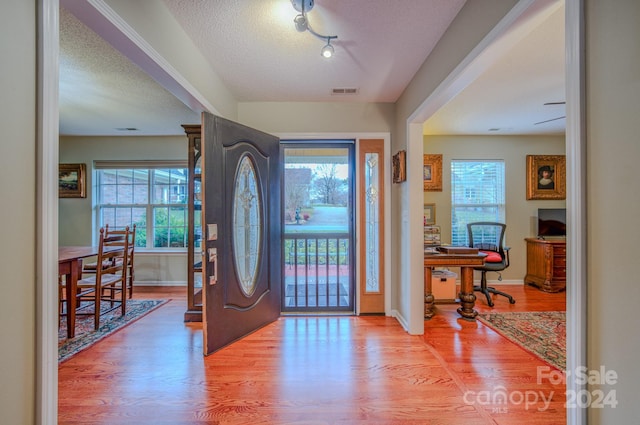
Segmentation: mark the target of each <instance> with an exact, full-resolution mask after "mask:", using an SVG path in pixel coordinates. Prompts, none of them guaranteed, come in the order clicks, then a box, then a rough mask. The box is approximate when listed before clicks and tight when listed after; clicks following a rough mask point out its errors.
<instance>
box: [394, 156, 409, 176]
mask: <svg viewBox="0 0 640 425" xmlns="http://www.w3.org/2000/svg"><path fill="white" fill-rule="evenodd" d="M406 155H407V152H406V151H399V152H398V153H397V154H395V155H393V182H394V183H402V182H403V181H406V180H407V172H406V162H407V159H406Z"/></svg>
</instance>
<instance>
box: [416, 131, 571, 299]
mask: <svg viewBox="0 0 640 425" xmlns="http://www.w3.org/2000/svg"><path fill="white" fill-rule="evenodd" d="M424 152H425V154H442V192H424V203H435V204H436V220H437V222H436V224H437V225H439V226H440V227H441V232H442V238H443V239H442V240H443V242H445V243H446V242H450V241H451V160H454V159H502V160H504V162H505V174H506V175H505V183H506V203H507V205H506V218H507V221H506V224H507V233H506V243H507V245H508V246H509V247H511V250H510V252H509V259H510V260H511V264H510V266H509V268H507V269H506V270H505V271H504V272H502V277H503V282H504V283H514V281H515V282H518V283H522V280H523V278H524V275H525V274H526V270H527V252H526V244H525V241H524V238H530V237H535V236H536V229H537V212H538V208H564V206H565V201H564V200H527V196H526V194H527V192H526V178H527V173H526V170H527V163H526V158H527V155H564V154H565V141H564V137H563V136H556V137H553V136H425V138H424ZM479 278H480V272H476V279H479ZM487 278H488V279H489V280H490V281H494V282H495V281H497V274H496V273H489V274H488V275H487ZM507 292H508V291H507Z"/></svg>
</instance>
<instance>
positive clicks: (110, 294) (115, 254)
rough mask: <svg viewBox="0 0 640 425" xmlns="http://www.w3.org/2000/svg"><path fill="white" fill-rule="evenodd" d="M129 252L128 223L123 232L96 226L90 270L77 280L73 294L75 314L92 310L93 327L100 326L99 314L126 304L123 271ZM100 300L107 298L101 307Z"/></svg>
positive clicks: (124, 270)
mask: <svg viewBox="0 0 640 425" xmlns="http://www.w3.org/2000/svg"><path fill="white" fill-rule="evenodd" d="M128 256H129V227H128V226H127V227H126V228H125V231H124V233H123V234H118V235H111V236H106V235H105V229H104V228H101V229H100V242H99V245H98V256H97V261H96V264H102V267H96V271H95V273H94V274H91V275H89V276H87V277H84V278H82V279H80V280H78V293H77V294H76V297H77V303H76V305H77V306H78V309H77V310H76V315H82V314H93V316H94V328H95V330H98V329H99V328H100V316H101V315H103V314H106V313H108V312H110V311H113V310H115V309H117V308H120V309H121V313H122V315H124V314H125V313H126V308H127V271H128V267H127V264H128ZM103 302H107V303H108V305H106V307H105V308H102V304H103ZM91 305H93V307H94V308H93V312H91V313H83V312H82V310H84V309H87V308H88V307H90V306H91Z"/></svg>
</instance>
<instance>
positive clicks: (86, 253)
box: [58, 246, 114, 262]
mask: <svg viewBox="0 0 640 425" xmlns="http://www.w3.org/2000/svg"><path fill="white" fill-rule="evenodd" d="M98 249H99V248H98V246H59V247H58V262H62V261H69V260H75V259H78V258H86V257H92V256H94V255H98ZM105 249H106V247H105ZM110 249H114V248H113V247H110Z"/></svg>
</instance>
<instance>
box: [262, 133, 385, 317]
mask: <svg viewBox="0 0 640 425" xmlns="http://www.w3.org/2000/svg"><path fill="white" fill-rule="evenodd" d="M272 134H273V135H275V136H277V137H279V138H280V140H289V139H291V140H355V154H356V156H357V155H358V149H359V146H360V144H359V141H360V140H361V139H382V140H384V161H385V163H386V164H389V163H390V161H391V133H384V132H371V133H367V132H362V133H358V132H345V133H278V132H274V133H272ZM356 162H357V161H356ZM353 172H354V179H355V181H354V184H355V187H359V186H360V184H362V182H361V181H360V175H359V173H360V170H359V169H358V164H357V163H356V167H355V169H354V170H353ZM354 202H355V206H354V210H355V211H360V208H362V206H361V205H360V199H359V198H358V197H357V196H356V198H355V200H354ZM353 225H354V226H355V229H356V249H355V252H354V255H355V264H354V267H355V270H354V273H355V276H354V277H355V279H356V282H358V281H359V280H360V267H361V264H360V255H361V253H360V248H361V247H360V244H358V238H359V235H358V227H359V225H360V223H359V221H358V219H357V216H356V221H355V222H354V223H353ZM384 241H385V243H384V282H385V284H384V285H385V290H384V293H385V295H384V312H385V315H386V316H394V312H393V310H392V307H391V283H390V282H391V259H390V255H389V253H390V252H391V167H385V170H384ZM355 297H356V299H355V308H356V310H355V311H356V314H357V312H358V311H359V308H360V294H359V292H358V291H356V293H355Z"/></svg>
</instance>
